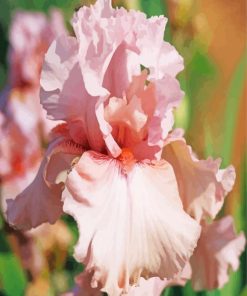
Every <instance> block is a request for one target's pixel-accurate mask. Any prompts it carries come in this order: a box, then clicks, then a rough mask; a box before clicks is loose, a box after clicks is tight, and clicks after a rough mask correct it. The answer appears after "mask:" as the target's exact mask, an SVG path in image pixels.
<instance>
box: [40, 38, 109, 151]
mask: <svg viewBox="0 0 247 296" xmlns="http://www.w3.org/2000/svg"><path fill="white" fill-rule="evenodd" d="M77 55H78V43H77V40H76V39H75V38H74V37H68V36H65V35H63V36H60V37H59V38H58V39H57V40H55V41H54V42H53V43H52V45H51V46H50V48H49V50H48V52H47V54H46V56H45V61H44V65H43V70H42V74H41V87H42V89H41V103H42V105H43V107H44V108H45V109H46V111H47V114H48V116H49V118H51V119H53V120H66V121H69V122H70V123H71V124H70V126H73V125H74V122H75V123H76V125H77V126H78V121H80V122H81V127H80V128H81V133H82V134H83V139H85V138H86V139H87V142H88V144H89V145H90V147H91V148H92V149H94V150H96V151H102V150H103V149H104V141H103V137H102V133H101V131H100V129H99V124H98V121H97V119H96V114H95V105H96V103H97V98H95V97H92V96H90V95H89V94H88V93H87V91H86V89H85V85H84V82H83V78H82V73H81V70H80V67H79V63H78V58H77ZM80 144H83V143H82V142H81V143H80Z"/></svg>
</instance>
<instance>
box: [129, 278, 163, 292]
mask: <svg viewBox="0 0 247 296" xmlns="http://www.w3.org/2000/svg"><path fill="white" fill-rule="evenodd" d="M166 283H167V281H166V280H161V279H160V278H157V277H153V278H151V279H148V280H145V279H144V278H141V279H140V281H139V283H138V285H137V286H136V287H131V289H130V290H129V292H128V294H127V295H128V296H147V295H148V296H160V295H161V293H162V291H163V290H164V289H165V288H166V286H167V285H166Z"/></svg>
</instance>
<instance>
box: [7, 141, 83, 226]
mask: <svg viewBox="0 0 247 296" xmlns="http://www.w3.org/2000/svg"><path fill="white" fill-rule="evenodd" d="M81 153H82V150H81V148H79V147H77V146H71V145H70V142H64V141H62V140H61V139H58V140H56V141H55V142H53V143H52V144H51V145H50V147H49V149H48V150H47V152H46V154H45V157H44V159H43V161H42V163H41V165H40V168H39V171H38V173H37V175H36V177H35V178H34V180H33V182H32V183H31V184H30V185H29V186H28V187H27V188H26V189H25V190H24V191H23V192H22V193H20V194H19V195H18V196H17V197H16V198H15V199H8V200H7V213H6V215H7V220H8V222H9V224H10V225H12V226H14V227H16V228H18V229H22V230H28V229H31V228H33V227H37V226H38V225H40V224H42V223H44V222H49V223H51V224H53V223H55V222H56V220H57V219H58V218H59V217H60V215H61V214H62V201H61V194H62V190H63V189H64V182H63V179H61V177H62V176H61V174H62V173H63V172H64V171H67V170H68V169H70V167H71V162H72V161H73V159H74V158H75V157H76V156H77V155H78V154H81Z"/></svg>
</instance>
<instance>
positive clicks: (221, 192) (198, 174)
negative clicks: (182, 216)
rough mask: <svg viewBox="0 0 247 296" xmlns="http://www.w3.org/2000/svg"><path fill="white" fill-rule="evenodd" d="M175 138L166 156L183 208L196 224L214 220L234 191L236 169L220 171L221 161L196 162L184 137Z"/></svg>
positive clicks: (165, 152)
mask: <svg viewBox="0 0 247 296" xmlns="http://www.w3.org/2000/svg"><path fill="white" fill-rule="evenodd" d="M174 137H175V140H174V141H173V140H172V139H169V140H168V141H167V145H166V146H165V148H164V151H163V157H164V159H165V160H167V161H168V162H169V163H170V164H171V165H172V167H173V169H174V172H175V174H176V178H177V182H178V187H179V193H180V196H181V199H182V202H183V206H184V209H185V211H186V212H187V213H188V214H190V215H191V216H192V217H193V218H195V219H196V220H197V221H201V220H202V219H207V218H211V219H214V218H215V216H216V215H217V214H218V212H219V211H220V209H221V207H222V205H223V203H224V198H225V196H226V195H227V194H228V192H229V191H231V190H232V187H233V185H234V182H235V177H236V174H235V170H234V168H233V167H232V166H229V167H228V168H226V169H224V170H220V169H219V166H220V161H219V160H213V159H211V158H208V159H207V160H199V159H197V158H196V156H195V155H194V154H193V151H192V149H191V147H190V146H188V145H186V142H185V140H184V139H183V138H180V139H179V138H177V136H176V135H174Z"/></svg>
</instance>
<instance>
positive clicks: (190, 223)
mask: <svg viewBox="0 0 247 296" xmlns="http://www.w3.org/2000/svg"><path fill="white" fill-rule="evenodd" d="M166 22H167V20H166V19H165V18H164V17H163V16H161V17H152V18H149V19H147V18H146V16H145V14H143V13H140V12H136V11H129V12H128V11H126V10H125V9H123V8H120V9H113V8H112V6H111V1H110V0H99V1H98V2H96V4H95V5H94V6H90V7H82V8H80V9H79V10H78V11H77V12H76V13H75V14H74V17H73V19H72V26H73V29H74V33H75V37H72V36H67V35H66V34H65V35H63V36H60V37H58V38H57V39H56V40H55V41H54V42H53V43H52V44H51V46H50V47H49V49H48V52H47V53H46V55H45V59H44V64H43V68H42V73H41V92H40V96H41V104H42V105H43V108H44V109H45V110H46V111H47V114H48V117H49V119H52V120H54V121H59V120H63V121H64V122H65V123H63V124H60V125H58V126H57V127H56V128H54V129H53V133H52V135H53V140H52V141H51V143H50V145H49V147H48V149H47V152H46V154H45V157H44V159H43V161H42V163H41V166H40V168H39V172H38V174H37V176H36V177H35V178H34V180H33V182H32V183H31V184H30V185H29V186H28V187H27V188H26V189H25V190H24V191H23V192H22V193H21V194H19V195H18V196H17V197H16V199H15V200H9V201H8V210H7V216H8V221H9V223H10V224H11V225H13V226H15V227H17V228H20V229H30V228H32V227H36V226H38V225H40V224H41V223H44V222H50V223H54V222H55V221H56V220H57V219H58V218H59V217H60V215H61V214H62V213H63V212H65V213H67V214H69V215H71V216H73V217H74V219H75V220H76V222H77V225H78V228H79V234H80V237H79V240H78V242H77V245H76V247H75V258H76V259H77V260H78V261H79V262H82V263H83V264H84V265H85V271H84V272H83V274H82V275H80V276H79V278H78V279H77V284H78V289H79V290H80V289H83V287H84V288H85V289H92V290H93V291H94V292H95V293H98V294H99V293H101V292H100V291H103V292H106V293H108V294H109V295H113V296H115V295H121V293H128V292H129V294H130V295H141V294H140V293H139V294H131V293H135V292H136V290H135V288H134V286H136V285H138V284H140V287H141V286H142V285H144V286H145V284H147V283H146V282H145V280H144V279H146V280H147V282H148V284H147V285H149V283H150V285H154V286H155V287H156V283H157V282H156V280H157V281H158V284H157V285H158V286H157V290H156V291H159V292H160V291H161V288H163V287H165V286H166V284H167V283H168V282H172V281H179V282H181V281H183V282H184V280H183V279H184V275H183V273H184V272H185V269H186V266H187V267H188V266H189V267H188V268H189V269H190V258H191V256H192V255H193V253H194V251H195V248H196V246H197V242H198V239H199V237H200V234H201V225H203V224H204V221H208V220H209V219H214V218H215V216H216V215H217V213H218V212H219V210H220V209H221V207H222V205H223V202H224V197H225V196H226V194H227V193H228V192H229V191H230V190H231V189H232V186H233V184H234V180H235V172H234V169H233V168H232V167H231V166H230V167H229V168H227V169H224V170H221V169H220V168H219V166H220V162H219V161H218V160H217V161H214V160H212V159H208V160H199V159H197V158H196V157H195V156H194V155H193V153H192V150H191V148H190V147H189V146H187V144H186V142H185V140H184V138H183V134H182V132H181V131H180V130H172V127H173V123H174V118H173V110H174V108H176V107H177V106H178V105H179V103H180V101H181V99H182V97H183V92H182V91H181V89H180V86H179V83H178V81H177V80H176V78H175V77H176V75H177V74H178V73H179V72H180V71H181V70H182V69H183V59H182V57H181V56H180V55H179V54H178V53H177V51H176V50H175V48H174V47H173V46H171V45H170V44H169V43H167V42H165V41H163V35H164V29H165V25H166ZM208 227H210V226H208ZM212 227H213V226H212ZM206 234H207V231H206ZM231 238H232V237H231ZM238 243H239V244H241V246H239V245H238ZM238 243H236V244H233V245H232V248H233V250H232V255H234V256H235V255H236V257H238V256H239V253H240V250H242V248H243V247H244V243H245V242H244V239H243V240H242V241H241V242H238ZM237 245H238V246H237ZM198 248H200V244H199V245H198ZM235 249H238V250H237V251H236V250H235ZM235 252H236V253H237V254H235ZM195 255H196V254H195ZM197 255H198V256H200V252H199V250H198V254H197ZM224 259H225V257H224V256H222V260H224ZM235 259H236V260H237V258H235ZM236 260H235V266H236V265H237V264H236V263H237V262H236ZM192 266H194V265H193V264H192ZM227 266H228V265H227V264H224V268H226V267H227ZM202 276H203V275H202ZM189 277H190V276H189ZM150 278H155V279H150ZM186 278H187V275H186ZM160 281H161V283H160ZM160 284H161V285H162V287H161V288H160ZM78 289H77V291H78ZM133 289H134V291H133V292H131V291H132V290H133ZM136 289H138V288H136ZM159 292H156V293H157V294H158V293H159ZM76 293H77V292H76ZM78 293H79V292H78ZM90 293H91V292H90ZM91 294H92V293H91ZM91 294H89V295H91ZM77 295H83V294H77ZM85 295H87V294H85ZM92 295H94V294H92ZM95 295H97V294H95ZM154 295H155V294H154Z"/></svg>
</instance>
